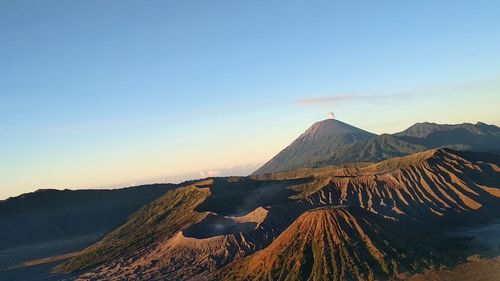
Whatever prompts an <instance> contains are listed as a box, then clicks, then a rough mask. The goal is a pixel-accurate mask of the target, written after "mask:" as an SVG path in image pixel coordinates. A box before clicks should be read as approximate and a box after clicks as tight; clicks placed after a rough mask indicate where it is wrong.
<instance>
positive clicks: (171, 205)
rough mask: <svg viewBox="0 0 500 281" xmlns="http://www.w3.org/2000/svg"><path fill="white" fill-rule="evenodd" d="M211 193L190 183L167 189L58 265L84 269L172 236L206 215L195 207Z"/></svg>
mask: <svg viewBox="0 0 500 281" xmlns="http://www.w3.org/2000/svg"><path fill="white" fill-rule="evenodd" d="M209 195H210V191H209V190H208V188H197V187H195V186H187V187H182V188H178V189H176V190H172V191H169V192H167V194H165V195H164V196H162V197H160V198H158V199H157V200H155V201H153V202H152V203H150V204H148V205H146V206H145V207H143V208H142V209H141V210H139V211H137V212H136V213H135V214H133V215H132V216H131V217H130V218H129V220H128V221H127V223H125V224H124V225H122V226H120V227H119V228H117V229H116V230H114V231H113V232H111V233H110V234H109V235H107V236H106V237H105V238H104V239H103V240H101V241H99V242H98V243H96V244H94V245H93V246H91V247H89V248H87V249H85V250H84V251H83V252H82V254H81V255H79V256H77V257H74V258H72V259H70V260H69V261H67V262H66V263H64V264H62V265H60V266H58V267H57V271H59V272H70V271H75V270H82V269H86V268H90V267H93V266H96V265H99V264H101V263H103V262H106V261H111V260H113V259H115V258H126V257H127V256H129V255H131V254H135V253H134V251H135V250H138V249H141V248H142V247H144V246H148V245H151V244H154V243H155V242H156V241H158V240H159V239H165V238H169V237H172V236H173V235H174V234H175V233H177V232H178V231H179V230H181V229H184V228H186V227H188V226H189V225H191V224H192V223H194V222H196V221H198V220H200V219H201V218H203V215H202V214H200V213H198V212H195V211H194V208H196V206H198V205H199V204H200V203H201V202H203V201H204V200H205V199H206V198H207V197H208V196H209Z"/></svg>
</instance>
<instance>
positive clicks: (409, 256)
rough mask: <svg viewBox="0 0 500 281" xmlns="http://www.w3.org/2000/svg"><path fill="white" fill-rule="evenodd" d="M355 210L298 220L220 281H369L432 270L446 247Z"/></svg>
mask: <svg viewBox="0 0 500 281" xmlns="http://www.w3.org/2000/svg"><path fill="white" fill-rule="evenodd" d="M443 242H444V240H442V239H441V238H438V237H436V236H432V235H431V234H423V233H421V232H418V231H414V229H412V228H411V227H408V226H405V225H401V224H396V223H394V222H391V221H388V220H386V219H384V218H382V217H379V216H377V215H375V214H372V213H370V212H368V211H365V210H362V209H359V208H348V209H344V208H323V209H316V210H312V211H308V212H306V213H304V214H303V215H301V216H300V217H299V218H298V219H297V220H296V221H295V222H294V223H293V224H292V225H291V226H290V227H288V228H287V229H286V230H285V231H284V232H283V233H282V234H281V235H280V236H279V237H278V238H277V239H276V240H275V241H274V242H273V243H272V244H271V245H269V246H268V247H267V248H266V249H264V250H262V251H259V252H256V253H255V254H253V255H251V256H249V257H247V258H245V259H242V260H239V261H236V262H234V263H232V264H230V265H228V266H227V267H226V268H225V269H223V270H222V271H221V272H219V273H218V274H216V275H215V276H214V277H213V278H214V279H219V278H220V279H221V280H339V281H340V280H374V279H375V278H384V279H386V278H389V277H392V276H394V275H395V274H396V273H397V272H399V270H416V269H419V268H422V267H426V266H428V265H430V264H433V265H437V264H441V263H443V262H444V261H445V260H447V259H448V260H451V259H452V257H453V256H454V255H453V253H452V252H449V249H450V247H449V245H447V243H443Z"/></svg>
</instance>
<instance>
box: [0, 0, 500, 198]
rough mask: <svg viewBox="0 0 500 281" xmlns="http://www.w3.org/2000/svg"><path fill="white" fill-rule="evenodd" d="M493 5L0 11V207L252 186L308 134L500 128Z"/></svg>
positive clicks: (235, 1)
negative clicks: (98, 193)
mask: <svg viewBox="0 0 500 281" xmlns="http://www.w3.org/2000/svg"><path fill="white" fill-rule="evenodd" d="M498 11H500V2H499V1H481V0H479V1H477V0H476V1H460V0H440V1H435V0H433V1H395V0H392V1H384V0H380V1H368V0H367V1H356V0H354V1H305V0H304V1H296V0H291V1H273V0H266V1H242V0H227V1H218V0H214V1H206V0H199V1H190V0H185V1H184V0H183V1H166V0H164V1H154V0H151V1H126V0H120V1H114V0H105V1H104V0H81V1H80V0H73V1H62V0H59V1H54V0H44V1H38V0H32V1H25V0H2V1H0V199H5V198H7V197H9V196H15V195H19V194H21V193H25V192H31V191H34V190H36V189H39V188H58V189H63V188H70V189H79V188H112V187H119V186H129V185H136V184H142V183H150V182H178V181H182V180H185V179H188V178H202V177H207V176H216V175H245V174H248V173H250V172H252V171H253V170H255V169H256V168H258V167H259V165H261V164H263V163H264V162H266V161H267V160H269V159H270V158H271V157H272V156H273V155H275V154H276V153H277V152H279V151H280V150H281V149H282V148H284V147H285V146H286V145H288V144H289V143H290V142H291V141H293V140H294V139H295V138H296V137H297V136H298V135H299V134H300V133H302V132H303V131H304V130H305V129H307V128H308V127H309V126H310V125H311V124H312V123H314V122H315V121H319V120H322V119H325V118H326V116H327V113H328V112H330V111H333V112H334V113H335V115H336V116H337V118H338V119H340V120H342V121H344V122H347V123H350V124H352V125H354V126H357V127H360V128H363V129H365V130H368V131H371V132H374V133H393V132H397V131H401V130H404V129H405V128H407V127H409V126H410V125H412V124H414V123H416V122H422V121H430V122H437V123H462V122H471V123H475V122H477V121H482V122H486V123H489V124H495V125H500V108H499V104H500V36H499V30H500V17H499V16H498Z"/></svg>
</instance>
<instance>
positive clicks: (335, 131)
mask: <svg viewBox="0 0 500 281" xmlns="http://www.w3.org/2000/svg"><path fill="white" fill-rule="evenodd" d="M351 133H368V134H371V133H369V132H366V131H364V130H362V129H359V128H357V127H354V126H351V125H349V124H347V123H344V122H342V121H340V120H337V119H325V120H322V121H318V122H316V123H314V124H313V125H312V126H311V127H309V129H307V130H306V131H305V132H304V135H309V136H313V137H315V138H317V137H329V136H336V135H337V136H340V135H346V134H351Z"/></svg>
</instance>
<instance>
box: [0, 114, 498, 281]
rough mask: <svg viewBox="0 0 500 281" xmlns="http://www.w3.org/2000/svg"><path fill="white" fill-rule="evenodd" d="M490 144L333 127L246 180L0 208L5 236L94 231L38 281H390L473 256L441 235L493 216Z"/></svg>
mask: <svg viewBox="0 0 500 281" xmlns="http://www.w3.org/2000/svg"><path fill="white" fill-rule="evenodd" d="M499 138H500V128H498V127H496V126H492V125H486V124H483V123H477V124H468V123H465V124H460V125H438V124H433V123H418V124H415V125H414V126H412V127H410V128H408V129H407V130H405V131H403V132H400V133H396V134H392V135H390V134H383V135H375V134H372V133H369V132H367V131H364V130H361V129H358V128H356V127H354V126H351V125H349V124H346V123H344V122H341V121H338V120H332V119H328V120H324V121H320V122H317V123H315V124H314V125H313V126H311V127H310V128H309V129H308V130H306V131H305V132H304V133H303V134H302V135H301V136H299V138H297V139H296V140H295V141H294V142H293V143H292V144H290V145H289V146H288V147H286V148H285V149H284V150H283V151H281V152H280V153H279V154H278V155H276V156H275V157H274V158H273V159H271V160H270V161H269V162H268V163H266V164H265V165H264V166H263V167H261V168H260V169H259V170H257V171H256V172H255V173H254V174H252V175H250V176H247V177H211V178H206V179H200V180H192V181H188V182H185V183H181V184H177V185H173V184H165V185H151V186H144V187H139V188H129V189H124V190H115V191H92V192H91V191H39V192H35V193H32V194H27V195H23V196H20V197H16V198H11V199H8V200H6V201H1V202H0V223H1V224H3V225H4V226H5V227H7V228H8V229H9V231H7V232H2V233H1V235H3V237H7V238H8V239H10V240H9V241H17V242H15V243H17V244H18V245H27V244H29V243H33V242H34V241H46V240H47V239H48V238H49V237H51V236H52V237H54V239H62V238H64V237H68V236H71V235H75V234H78V233H80V234H82V233H91V232H95V231H97V230H100V231H103V234H102V235H101V236H100V237H99V239H98V241H92V242H90V243H88V244H87V245H86V247H82V248H81V249H80V250H78V251H77V252H72V253H71V255H67V256H60V257H55V258H53V259H48V260H50V261H51V263H50V268H51V270H53V272H52V273H47V274H46V275H44V276H43V278H45V279H43V278H38V277H37V280H61V279H65V278H69V279H75V280H82V281H83V280H130V281H132V280H339V281H340V280H392V279H394V280H396V279H400V277H401V276H402V275H405V274H406V275H409V276H414V275H415V274H417V273H419V272H424V271H429V270H433V269H438V268H453V267H454V266H456V265H457V264H460V263H463V262H466V261H467V257H468V256H470V254H471V253H473V254H476V253H482V252H481V251H483V250H484V249H482V248H480V247H479V246H478V245H479V243H476V242H474V239H472V238H470V237H469V236H465V237H462V236H460V237H451V236H449V235H448V232H449V231H450V230H451V229H455V228H457V227H460V226H474V225H477V224H479V223H491V222H492V221H494V220H495V219H498V218H499V217H500V155H499V154H498V152H499V151H500V142H499ZM14 218H15V219H14ZM22 220H24V221H27V222H29V223H28V224H27V225H24V224H23V223H22ZM38 222H39V223H38ZM62 230H63V231H62ZM16 231H19V233H25V234H23V235H19V237H17V238H16V237H15V235H14V233H16ZM28 234H30V235H28ZM38 235H40V237H37V236H38ZM9 237H10V238H9ZM27 237H28V238H27ZM16 239H17V240H16ZM471 241H472V242H471ZM473 242H474V243H473ZM9 243H11V242H9ZM481 247H482V246H481ZM0 261H1V259H0ZM52 261H57V262H52ZM43 262H44V260H43V259H42V260H41V261H40V260H36V261H34V262H31V263H29V264H41V263H43ZM15 273H16V274H17V272H15ZM490 275H491V274H490ZM6 276H7V278H3V279H5V280H16V279H9V278H16V276H15V275H10V277H9V276H8V275H6ZM12 276H14V277H12ZM18 276H19V275H17V277H18ZM25 276H26V275H23V279H27V278H24V277H25ZM68 276H69V277H68ZM415 276H416V275H415ZM0 277H2V271H1V267H0ZM69 279H68V280H69ZM483 279H484V280H488V281H490V280H491V281H493V280H496V279H495V276H494V275H491V276H489V275H484V276H483ZM438 280H439V279H438Z"/></svg>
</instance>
